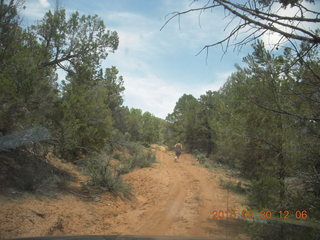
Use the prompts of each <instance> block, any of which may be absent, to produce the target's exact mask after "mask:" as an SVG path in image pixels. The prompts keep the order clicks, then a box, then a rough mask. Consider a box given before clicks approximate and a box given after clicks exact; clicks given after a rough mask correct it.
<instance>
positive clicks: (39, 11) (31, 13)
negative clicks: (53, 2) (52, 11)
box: [23, 0, 50, 21]
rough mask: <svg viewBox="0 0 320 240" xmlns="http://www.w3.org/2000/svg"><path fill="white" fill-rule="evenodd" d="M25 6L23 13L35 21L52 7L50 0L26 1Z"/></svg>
mask: <svg viewBox="0 0 320 240" xmlns="http://www.w3.org/2000/svg"><path fill="white" fill-rule="evenodd" d="M25 6H26V9H25V10H24V11H23V14H24V15H25V16H27V17H28V18H30V20H32V21H34V20H39V19H41V18H42V17H43V16H44V14H45V13H46V11H48V8H49V7H50V3H49V2H48V0H32V1H31V0H30V1H26V3H25Z"/></svg>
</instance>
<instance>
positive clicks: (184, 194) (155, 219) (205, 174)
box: [112, 151, 242, 237]
mask: <svg viewBox="0 0 320 240" xmlns="http://www.w3.org/2000/svg"><path fill="white" fill-rule="evenodd" d="M156 156H157V159H158V162H157V163H156V164H155V165H154V167H153V168H151V169H149V170H148V171H147V173H148V174H147V176H148V178H146V179H143V176H142V175H141V174H140V172H141V171H139V170H137V171H134V172H133V173H131V174H128V176H127V178H126V180H127V181H128V182H130V181H131V180H133V179H134V180H135V181H136V180H137V179H139V178H140V179H139V180H140V181H141V185H139V186H135V187H134V190H135V193H136V197H137V199H139V205H138V206H137V208H136V209H134V210H132V211H130V212H127V213H125V214H121V215H119V217H118V218H119V219H121V220H120V221H119V222H118V224H117V225H115V226H112V228H113V229H114V230H115V231H114V233H117V234H137V235H177V236H190V235H192V236H212V235H214V236H215V237H217V236H219V234H220V235H221V237H223V236H225V229H223V227H221V226H220V225H219V224H217V223H215V222H214V221H212V220H211V221H210V220H209V217H210V212H211V211H213V210H214V209H218V210H220V209H221V210H226V209H227V204H228V207H229V209H241V208H242V206H241V204H240V203H239V200H241V199H239V196H235V195H233V194H231V193H227V191H226V190H224V189H222V188H221V187H220V185H219V174H217V172H216V173H214V172H210V171H209V170H208V169H205V168H203V167H201V166H199V165H198V164H197V161H196V159H195V158H194V157H193V156H191V155H189V154H183V155H182V156H181V158H180V161H179V162H178V163H175V162H174V155H173V153H172V152H167V151H156ZM220 175H221V174H220ZM227 195H228V196H227ZM227 197H228V201H227ZM227 202H228V203H227ZM121 223H123V225H122V224H121ZM236 230H237V229H233V230H231V232H232V231H235V232H237V231H236ZM239 232H240V231H239Z"/></svg>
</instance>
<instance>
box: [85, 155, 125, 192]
mask: <svg viewBox="0 0 320 240" xmlns="http://www.w3.org/2000/svg"><path fill="white" fill-rule="evenodd" d="M85 171H86V172H87V174H88V175H89V176H90V181H89V184H90V185H93V186H96V187H99V188H100V189H101V190H103V191H109V192H112V193H116V194H122V195H123V196H125V197H128V196H129V195H130V193H131V186H130V185H128V184H125V183H124V182H123V181H122V179H121V176H120V174H121V172H120V171H119V170H118V169H116V168H115V167H112V166H111V164H110V158H109V157H108V156H106V155H98V154H94V155H92V156H90V157H89V158H88V159H87V160H86V162H85Z"/></svg>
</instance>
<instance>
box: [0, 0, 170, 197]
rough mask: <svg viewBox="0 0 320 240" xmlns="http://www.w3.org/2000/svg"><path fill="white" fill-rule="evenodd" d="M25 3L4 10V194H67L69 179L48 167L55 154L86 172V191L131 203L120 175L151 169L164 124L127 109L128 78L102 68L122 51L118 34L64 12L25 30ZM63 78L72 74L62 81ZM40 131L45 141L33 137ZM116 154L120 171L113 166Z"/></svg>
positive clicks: (0, 54)
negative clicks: (97, 191) (54, 191)
mask: <svg viewBox="0 0 320 240" xmlns="http://www.w3.org/2000/svg"><path fill="white" fill-rule="evenodd" d="M21 3H22V2H19V1H1V3H0V20H1V21H0V24H1V25H0V28H1V36H0V46H1V47H0V92H1V94H0V136H6V137H5V138H3V139H1V144H0V145H1V148H0V158H1V161H0V170H1V178H2V179H1V181H0V182H1V183H0V184H1V187H3V188H2V189H6V188H9V187H15V188H18V189H20V190H24V191H35V190H36V189H39V186H40V185H41V186H42V185H46V186H49V185H52V186H54V185H55V186H56V188H57V189H62V188H61V186H62V185H63V184H65V183H66V181H68V179H71V177H69V178H68V177H62V176H64V175H63V174H64V173H60V172H59V171H56V170H55V168H54V166H51V164H50V162H48V161H47V158H46V156H47V154H48V153H53V154H54V155H55V156H58V157H59V158H60V159H63V160H64V161H68V162H72V163H74V164H76V165H79V166H81V167H82V168H84V171H83V172H84V173H86V174H88V176H89V177H90V180H89V182H88V184H87V186H90V185H92V186H94V187H98V188H100V190H104V191H110V192H120V193H121V194H125V195H126V194H127V193H129V192H130V186H128V185H126V184H125V183H123V182H122V180H121V174H124V173H127V172H129V171H130V170H132V169H134V168H139V167H149V166H151V165H152V163H153V162H154V161H155V156H154V154H153V153H151V151H150V149H146V147H144V146H148V145H149V144H151V143H159V142H161V141H162V139H163V126H164V124H165V121H164V120H162V119H160V118H157V117H155V116H154V115H152V114H151V113H149V112H142V111H141V110H140V109H129V108H128V107H125V106H123V96H122V95H123V91H124V86H123V82H124V80H123V78H122V77H121V76H120V75H119V72H118V70H117V68H116V67H115V66H112V67H110V68H106V69H104V68H102V66H101V62H102V60H104V59H106V58H107V56H108V54H112V53H113V52H115V51H116V50H117V48H118V44H119V38H118V34H117V32H116V31H110V30H108V29H107V28H106V26H105V23H104V22H103V21H102V20H101V19H100V18H99V17H98V16H96V15H80V14H79V13H78V12H73V13H72V14H71V15H67V14H66V11H65V9H62V8H58V9H56V10H54V11H48V12H47V13H46V14H45V15H44V16H43V18H42V19H41V20H40V21H38V22H37V23H35V24H34V25H31V26H28V27H26V28H24V27H22V25H21V18H20V16H19V14H18V12H19V9H20V8H21V7H23V6H22V5H23V3H22V4H21ZM57 70H62V71H64V72H65V74H66V76H65V78H64V79H62V81H58V75H57ZM60 80H61V79H60ZM39 127H41V129H45V132H46V134H45V136H41V134H40V135H39V134H34V133H33V132H32V131H28V129H31V130H32V129H34V128H36V129H37V128H39ZM30 132H31V134H30ZM20 133H21V134H20ZM23 139H25V140H23ZM115 153H120V155H119V156H120V158H121V159H119V160H121V161H120V162H121V164H120V166H121V167H120V168H115V167H113V166H112V164H111V162H112V160H113V159H112V157H113V156H116V155H115ZM122 153H126V154H127V155H126V154H125V155H122ZM38 185H39V186H38ZM42 189H43V188H42ZM48 191H49V190H48Z"/></svg>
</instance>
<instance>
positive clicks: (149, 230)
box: [0, 147, 246, 239]
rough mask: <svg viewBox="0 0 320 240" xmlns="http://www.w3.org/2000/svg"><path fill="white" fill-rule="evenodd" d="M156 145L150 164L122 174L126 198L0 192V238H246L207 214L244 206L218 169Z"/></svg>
mask: <svg viewBox="0 0 320 240" xmlns="http://www.w3.org/2000/svg"><path fill="white" fill-rule="evenodd" d="M156 149H157V150H156V156H157V163H155V164H154V166H153V167H151V168H144V169H136V170H134V171H133V172H131V173H129V174H126V175H125V176H124V180H125V182H127V183H131V184H132V186H133V194H134V197H133V198H132V200H121V199H120V198H116V197H113V196H111V195H110V194H103V195H102V196H101V197H100V198H97V199H96V201H88V200H85V199H83V198H80V197H78V196H76V195H72V194H67V195H60V196H58V198H56V199H53V198H45V197H40V198H39V197H35V196H28V195H25V196H24V197H22V198H18V199H15V200H14V199H12V198H9V197H1V199H0V204H1V206H0V238H13V237H29V236H46V235H90V234H94V235H109V234H125V235H161V236H163V235H171V236H202V237H214V238H237V239H246V236H245V235H243V234H239V233H240V232H241V230H242V229H241V227H240V226H237V225H236V224H233V223H230V224H229V223H225V221H220V220H210V219H209V217H210V212H211V211H213V210H226V209H227V205H228V208H229V210H230V209H236V210H242V209H245V207H244V206H243V205H242V204H241V203H243V201H244V200H243V199H242V197H241V196H239V195H235V194H233V193H231V192H229V193H228V192H227V191H226V190H225V189H223V188H222V187H221V186H220V184H219V183H220V179H226V176H225V173H224V172H223V170H221V169H214V170H212V171H209V170H208V169H206V168H203V167H201V166H200V165H199V164H198V163H197V161H196V159H195V158H194V157H192V156H191V155H189V154H183V155H182V156H181V159H180V161H179V162H178V163H175V162H174V155H173V153H172V152H169V151H166V150H165V148H164V147H156ZM227 199H228V200H227ZM37 213H41V214H43V216H39V214H37Z"/></svg>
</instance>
